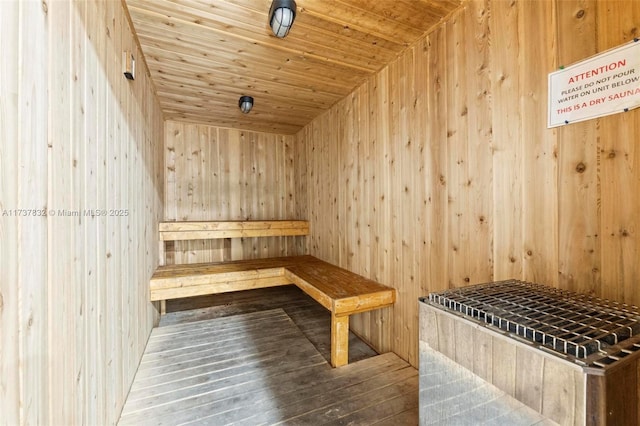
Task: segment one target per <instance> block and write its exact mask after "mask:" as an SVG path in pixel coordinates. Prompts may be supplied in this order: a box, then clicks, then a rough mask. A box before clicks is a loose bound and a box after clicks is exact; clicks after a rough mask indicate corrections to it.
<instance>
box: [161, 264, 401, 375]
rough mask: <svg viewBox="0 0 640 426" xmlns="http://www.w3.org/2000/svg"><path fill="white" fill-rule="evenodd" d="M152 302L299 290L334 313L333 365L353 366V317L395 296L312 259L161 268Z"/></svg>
mask: <svg viewBox="0 0 640 426" xmlns="http://www.w3.org/2000/svg"><path fill="white" fill-rule="evenodd" d="M150 284H151V285H150V290H151V300H152V301H159V300H162V301H163V300H167V299H176V298H182V297H192V296H199V295H205V294H217V293H226V292H230V291H239V290H250V289H256V288H264V287H274V286H278V285H287V284H295V285H297V286H298V287H299V288H300V289H301V290H302V291H304V292H305V293H307V294H308V295H309V296H311V297H312V298H313V299H314V300H316V301H317V302H318V303H320V304H321V305H322V306H324V307H325V308H326V309H328V310H329V311H330V312H331V364H332V365H333V366H334V367H338V366H341V365H345V364H347V362H348V354H349V352H348V342H349V315H351V314H355V313H359V312H365V311H370V310H373V309H379V308H384V307H387V306H390V305H392V304H393V303H394V302H395V297H396V294H395V290H394V289H393V288H391V287H387V286H384V285H382V284H379V283H377V282H375V281H372V280H370V279H367V278H364V277H362V276H360V275H358V274H355V273H353V272H350V271H347V270H346V269H343V268H340V267H337V266H335V265H332V264H330V263H327V262H324V261H322V260H320V259H317V258H315V257H313V256H289V257H276V258H268V259H251V260H239V261H232V262H222V263H198V264H190V265H184V264H183V265H167V266H161V267H160V268H158V270H157V271H156V272H155V273H154V274H153V277H152V278H151V283H150Z"/></svg>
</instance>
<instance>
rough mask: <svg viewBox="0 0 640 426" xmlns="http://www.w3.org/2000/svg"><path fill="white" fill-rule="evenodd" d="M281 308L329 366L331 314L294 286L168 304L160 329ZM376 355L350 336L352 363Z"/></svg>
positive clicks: (356, 338)
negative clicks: (172, 325) (166, 326)
mask: <svg viewBox="0 0 640 426" xmlns="http://www.w3.org/2000/svg"><path fill="white" fill-rule="evenodd" d="M278 308H281V309H283V310H284V311H285V312H286V313H287V315H289V317H291V319H292V320H293V322H294V323H295V324H296V325H297V326H298V328H299V329H300V330H302V333H303V334H304V335H305V336H306V337H307V339H309V340H310V341H311V343H312V344H313V345H314V346H315V347H316V349H318V352H320V354H321V355H322V356H323V357H324V359H326V360H327V362H330V361H331V314H330V313H329V311H328V310H326V309H325V308H323V307H322V306H321V305H320V304H319V303H318V302H316V301H315V300H313V299H312V298H311V297H309V296H307V295H306V294H305V293H304V292H303V291H302V290H300V289H299V288H298V287H296V286H295V285H287V286H281V287H272V288H263V289H257V290H251V291H237V292H233V293H225V294H215V295H210V296H200V297H190V298H184V299H174V300H169V301H168V302H167V315H165V316H163V317H162V319H161V321H160V326H161V327H162V326H165V325H170V324H179V323H184V322H190V321H201V320H205V319H212V318H221V317H226V316H230V315H238V314H244V313H250V312H259V311H266V310H269V309H278ZM376 355H377V353H376V351H374V350H373V349H371V347H369V346H368V345H367V344H366V343H364V342H363V341H362V340H361V339H360V338H358V337H357V336H356V335H354V334H353V333H349V362H356V361H359V360H361V359H365V358H369V357H372V356H376Z"/></svg>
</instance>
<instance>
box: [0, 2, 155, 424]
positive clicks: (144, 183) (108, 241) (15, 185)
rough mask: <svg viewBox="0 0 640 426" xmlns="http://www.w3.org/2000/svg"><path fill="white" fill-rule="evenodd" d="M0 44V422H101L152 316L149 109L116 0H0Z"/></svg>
mask: <svg viewBox="0 0 640 426" xmlns="http://www.w3.org/2000/svg"><path fill="white" fill-rule="evenodd" d="M125 49H126V50H130V51H132V52H134V54H135V56H136V58H137V64H136V68H137V76H136V80H135V81H128V80H126V79H125V78H124V77H123V75H122V62H121V61H122V51H123V50H125ZM0 51H2V52H3V60H2V61H0V424H43V425H44V424H57V425H63V424H65V425H67V424H69V425H70V424H114V423H115V422H116V421H117V419H118V416H119V413H120V410H121V408H122V405H123V403H124V400H125V398H126V395H127V392H128V389H129V385H130V383H131V380H132V379H133V375H134V373H135V370H136V368H137V364H138V362H139V359H140V357H141V356H142V352H143V350H144V347H145V344H146V341H147V338H148V335H149V333H150V330H151V327H152V326H153V323H154V320H155V316H156V315H157V314H156V310H155V308H154V307H153V305H152V304H151V303H149V302H148V295H147V294H148V283H149V278H150V276H151V274H152V272H153V271H154V270H155V268H156V266H157V263H158V236H157V224H158V221H159V220H160V219H161V217H162V212H163V196H164V188H163V183H164V180H163V177H162V174H163V167H162V165H163V158H162V155H163V149H162V148H163V137H164V132H163V120H162V114H161V111H160V108H159V104H158V103H157V101H156V98H155V95H154V90H153V87H152V84H151V81H150V79H149V77H148V75H147V72H146V69H145V66H144V62H143V61H142V56H141V53H140V52H139V51H138V50H137V48H136V43H135V41H134V37H133V33H132V30H131V28H130V26H129V23H128V20H127V17H126V15H125V11H124V9H123V7H122V4H121V2H120V1H84V0H79V1H47V0H45V1H41V0H24V1H9V2H2V3H1V4H0ZM17 209H25V210H33V211H30V212H21V213H17V212H16V211H17ZM98 209H99V210H100V211H101V212H102V211H106V214H102V213H100V214H96V213H95V211H96V210H98ZM36 210H37V211H36ZM90 210H93V212H94V213H93V214H91V213H90V212H89V211H90ZM42 211H44V212H47V214H46V215H42ZM88 212H89V213H88Z"/></svg>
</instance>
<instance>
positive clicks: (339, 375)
mask: <svg viewBox="0 0 640 426" xmlns="http://www.w3.org/2000/svg"><path fill="white" fill-rule="evenodd" d="M243 293H254V292H252V291H248V292H243ZM220 296H222V300H220ZM236 296H237V297H236ZM271 296H273V297H271ZM216 299H217V300H215V301H213V303H212V300H208V301H206V302H203V301H202V300H200V301H197V299H196V303H194V305H196V306H195V307H196V309H194V310H190V311H177V310H176V309H185V308H188V307H189V306H190V305H189V304H185V303H184V301H180V302H181V303H180V304H179V305H177V306H176V305H175V304H174V305H173V306H172V304H171V302H169V305H168V307H167V308H168V311H169V313H168V314H167V315H166V316H165V317H164V318H163V320H162V321H163V322H164V324H162V326H161V327H159V328H157V329H154V331H153V333H152V336H151V338H150V340H149V346H148V347H149V349H150V351H149V352H148V353H147V352H145V354H144V356H143V359H142V362H141V364H140V368H139V371H138V374H137V376H136V379H135V381H134V384H133V386H132V389H131V391H130V394H129V397H128V399H127V402H126V404H125V407H124V409H123V412H122V416H121V419H120V422H119V424H120V425H133V424H135V425H178V424H214V425H218V424H220V425H224V424H240V425H247V424H278V423H280V422H284V423H285V424H305V423H306V424H314V425H315V424H324V423H327V422H329V423H330V424H373V423H374V422H376V421H379V420H383V419H385V418H387V419H389V421H391V419H394V418H397V419H401V420H408V421H409V423H406V422H403V423H397V424H416V422H417V420H416V419H417V412H418V409H417V400H418V390H417V382H418V372H417V371H416V370H415V369H413V368H412V367H410V366H409V365H408V364H407V363H406V362H405V361H403V360H401V359H400V358H398V357H397V356H396V355H395V354H392V353H389V354H383V355H377V354H375V352H373V351H372V350H371V348H369V347H368V346H367V345H366V344H364V343H363V342H362V341H360V340H359V339H358V338H357V337H356V336H351V338H352V339H353V341H352V342H351V343H350V345H351V346H350V352H352V353H353V352H356V353H357V356H358V357H359V360H353V361H352V360H351V359H350V362H352V363H351V364H349V365H346V366H344V367H341V368H338V369H334V368H331V366H330V365H329V364H328V362H327V360H328V359H329V353H330V336H329V332H330V314H329V312H328V311H326V310H325V309H324V308H322V307H320V306H319V305H318V304H317V303H315V302H314V301H313V300H312V299H310V298H308V296H306V295H305V294H304V293H302V292H301V291H300V290H299V289H297V288H295V287H289V288H272V289H265V290H257V291H256V294H253V295H251V294H249V295H246V294H242V295H241V294H237V295H233V294H231V295H217V296H216ZM198 303H201V305H200V306H197V305H198ZM207 303H208V304H210V306H205V304H207ZM278 304H280V306H281V308H275V309H274V305H278ZM194 305H191V307H193V306H194ZM317 308H319V309H317ZM243 312H244V313H243ZM289 313H290V315H291V317H290V316H289V315H288V314H289ZM296 321H297V322H296ZM312 341H313V342H314V343H313V344H312ZM321 351H322V352H324V353H323V354H321V353H320V352H321ZM387 424H392V423H387Z"/></svg>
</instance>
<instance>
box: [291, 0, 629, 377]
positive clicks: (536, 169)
mask: <svg viewBox="0 0 640 426" xmlns="http://www.w3.org/2000/svg"><path fill="white" fill-rule="evenodd" d="M638 22H640V2H637V1H634V0H620V1H604V0H603V1H596V0H562V1H560V0H556V1H533V0H531V1H513V2H507V1H499V0H478V1H470V2H468V3H466V4H465V6H464V8H463V9H462V10H461V11H460V12H458V13H456V14H455V15H454V16H452V17H451V18H450V19H449V20H448V21H447V22H445V23H444V24H443V25H442V26H441V27H439V28H438V29H437V30H435V31H434V32H432V33H431V34H429V35H428V36H426V37H425V38H424V39H422V40H420V41H419V42H418V43H417V44H415V45H414V46H412V47H411V48H410V49H408V50H407V51H406V52H405V53H404V54H402V55H401V56H400V57H399V58H398V59H397V60H396V61H395V62H393V63H392V64H390V65H389V66H388V67H386V68H384V69H383V70H381V71H380V72H379V73H378V74H377V75H376V76H374V77H373V78H371V79H369V80H368V81H367V82H366V83H365V84H363V85H362V86H361V87H359V88H358V89H356V90H355V91H354V92H353V93H352V94H351V95H350V96H348V97H347V98H345V99H344V100H342V101H341V102H339V103H338V104H336V105H335V106H334V107H333V108H332V109H331V110H330V111H329V112H327V113H326V114H324V115H322V116H321V117H319V118H317V119H316V120H315V121H313V122H312V123H311V124H310V125H308V126H307V127H306V128H305V129H303V130H302V131H301V132H300V133H299V134H298V135H297V141H296V161H295V163H294V164H295V165H296V167H297V170H296V174H297V176H298V180H299V181H300V182H303V183H302V184H300V185H299V186H298V190H299V191H300V194H299V195H298V197H299V201H300V203H301V204H300V205H299V207H298V209H299V214H300V215H301V216H307V215H308V217H309V219H310V220H311V223H312V225H313V226H312V235H311V236H310V238H309V239H308V242H309V244H308V245H309V251H310V253H311V254H313V255H316V256H318V257H320V258H323V259H325V260H328V261H330V262H335V263H337V264H339V265H341V266H343V267H346V268H348V269H350V270H352V271H354V272H357V273H360V274H363V275H365V276H367V277H370V278H373V279H375V280H377V281H380V282H382V283H385V284H388V285H391V286H393V287H395V288H396V289H397V290H398V302H397V304H396V305H395V306H394V307H393V308H390V309H388V310H387V311H386V312H383V313H369V314H361V315H359V316H358V317H356V318H354V319H353V320H352V327H353V329H354V330H356V331H357V332H359V333H360V334H361V335H363V336H364V337H365V338H367V339H368V340H369V341H370V342H371V343H373V344H374V346H375V347H376V348H378V349H380V350H383V351H384V350H393V351H394V352H396V353H397V354H399V355H400V356H402V357H403V358H405V359H408V360H409V361H410V362H411V363H412V364H413V365H416V364H417V339H418V333H417V330H418V328H417V320H418V313H417V303H416V301H417V298H418V297H419V296H423V295H426V294H428V293H429V292H432V291H437V290H442V289H444V288H447V287H456V286H466V285H471V284H476V283H480V282H485V281H491V280H499V279H506V278H518V279H525V280H531V281H538V282H541V283H546V284H550V285H553V286H558V287H561V288H565V289H570V290H575V291H579V292H585V293H591V294H596V295H599V296H603V297H606V298H610V299H614V300H619V301H624V302H628V303H633V304H640V292H638V291H637V286H638V285H640V261H639V259H640V256H639V255H640V235H639V232H640V213H639V212H640V192H639V191H638V187H640V137H639V135H640V110H635V111H631V112H628V113H625V114H618V115H614V116H610V117H606V118H602V119H598V120H592V121H588V122H584V123H577V124H572V125H568V126H566V127H563V128H559V129H555V130H549V129H547V128H546V111H547V93H546V91H547V74H548V73H549V72H551V71H554V70H556V69H557V68H558V67H559V66H560V65H568V64H571V63H573V62H575V61H578V60H580V59H583V58H585V57H588V56H591V55H592V54H595V53H597V52H599V51H602V50H605V49H608V48H611V47H614V46H617V45H619V44H622V43H624V42H628V41H630V40H632V39H633V37H634V36H636V37H637V36H638V35H639V34H638V32H639V30H638ZM305 197H306V199H305Z"/></svg>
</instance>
